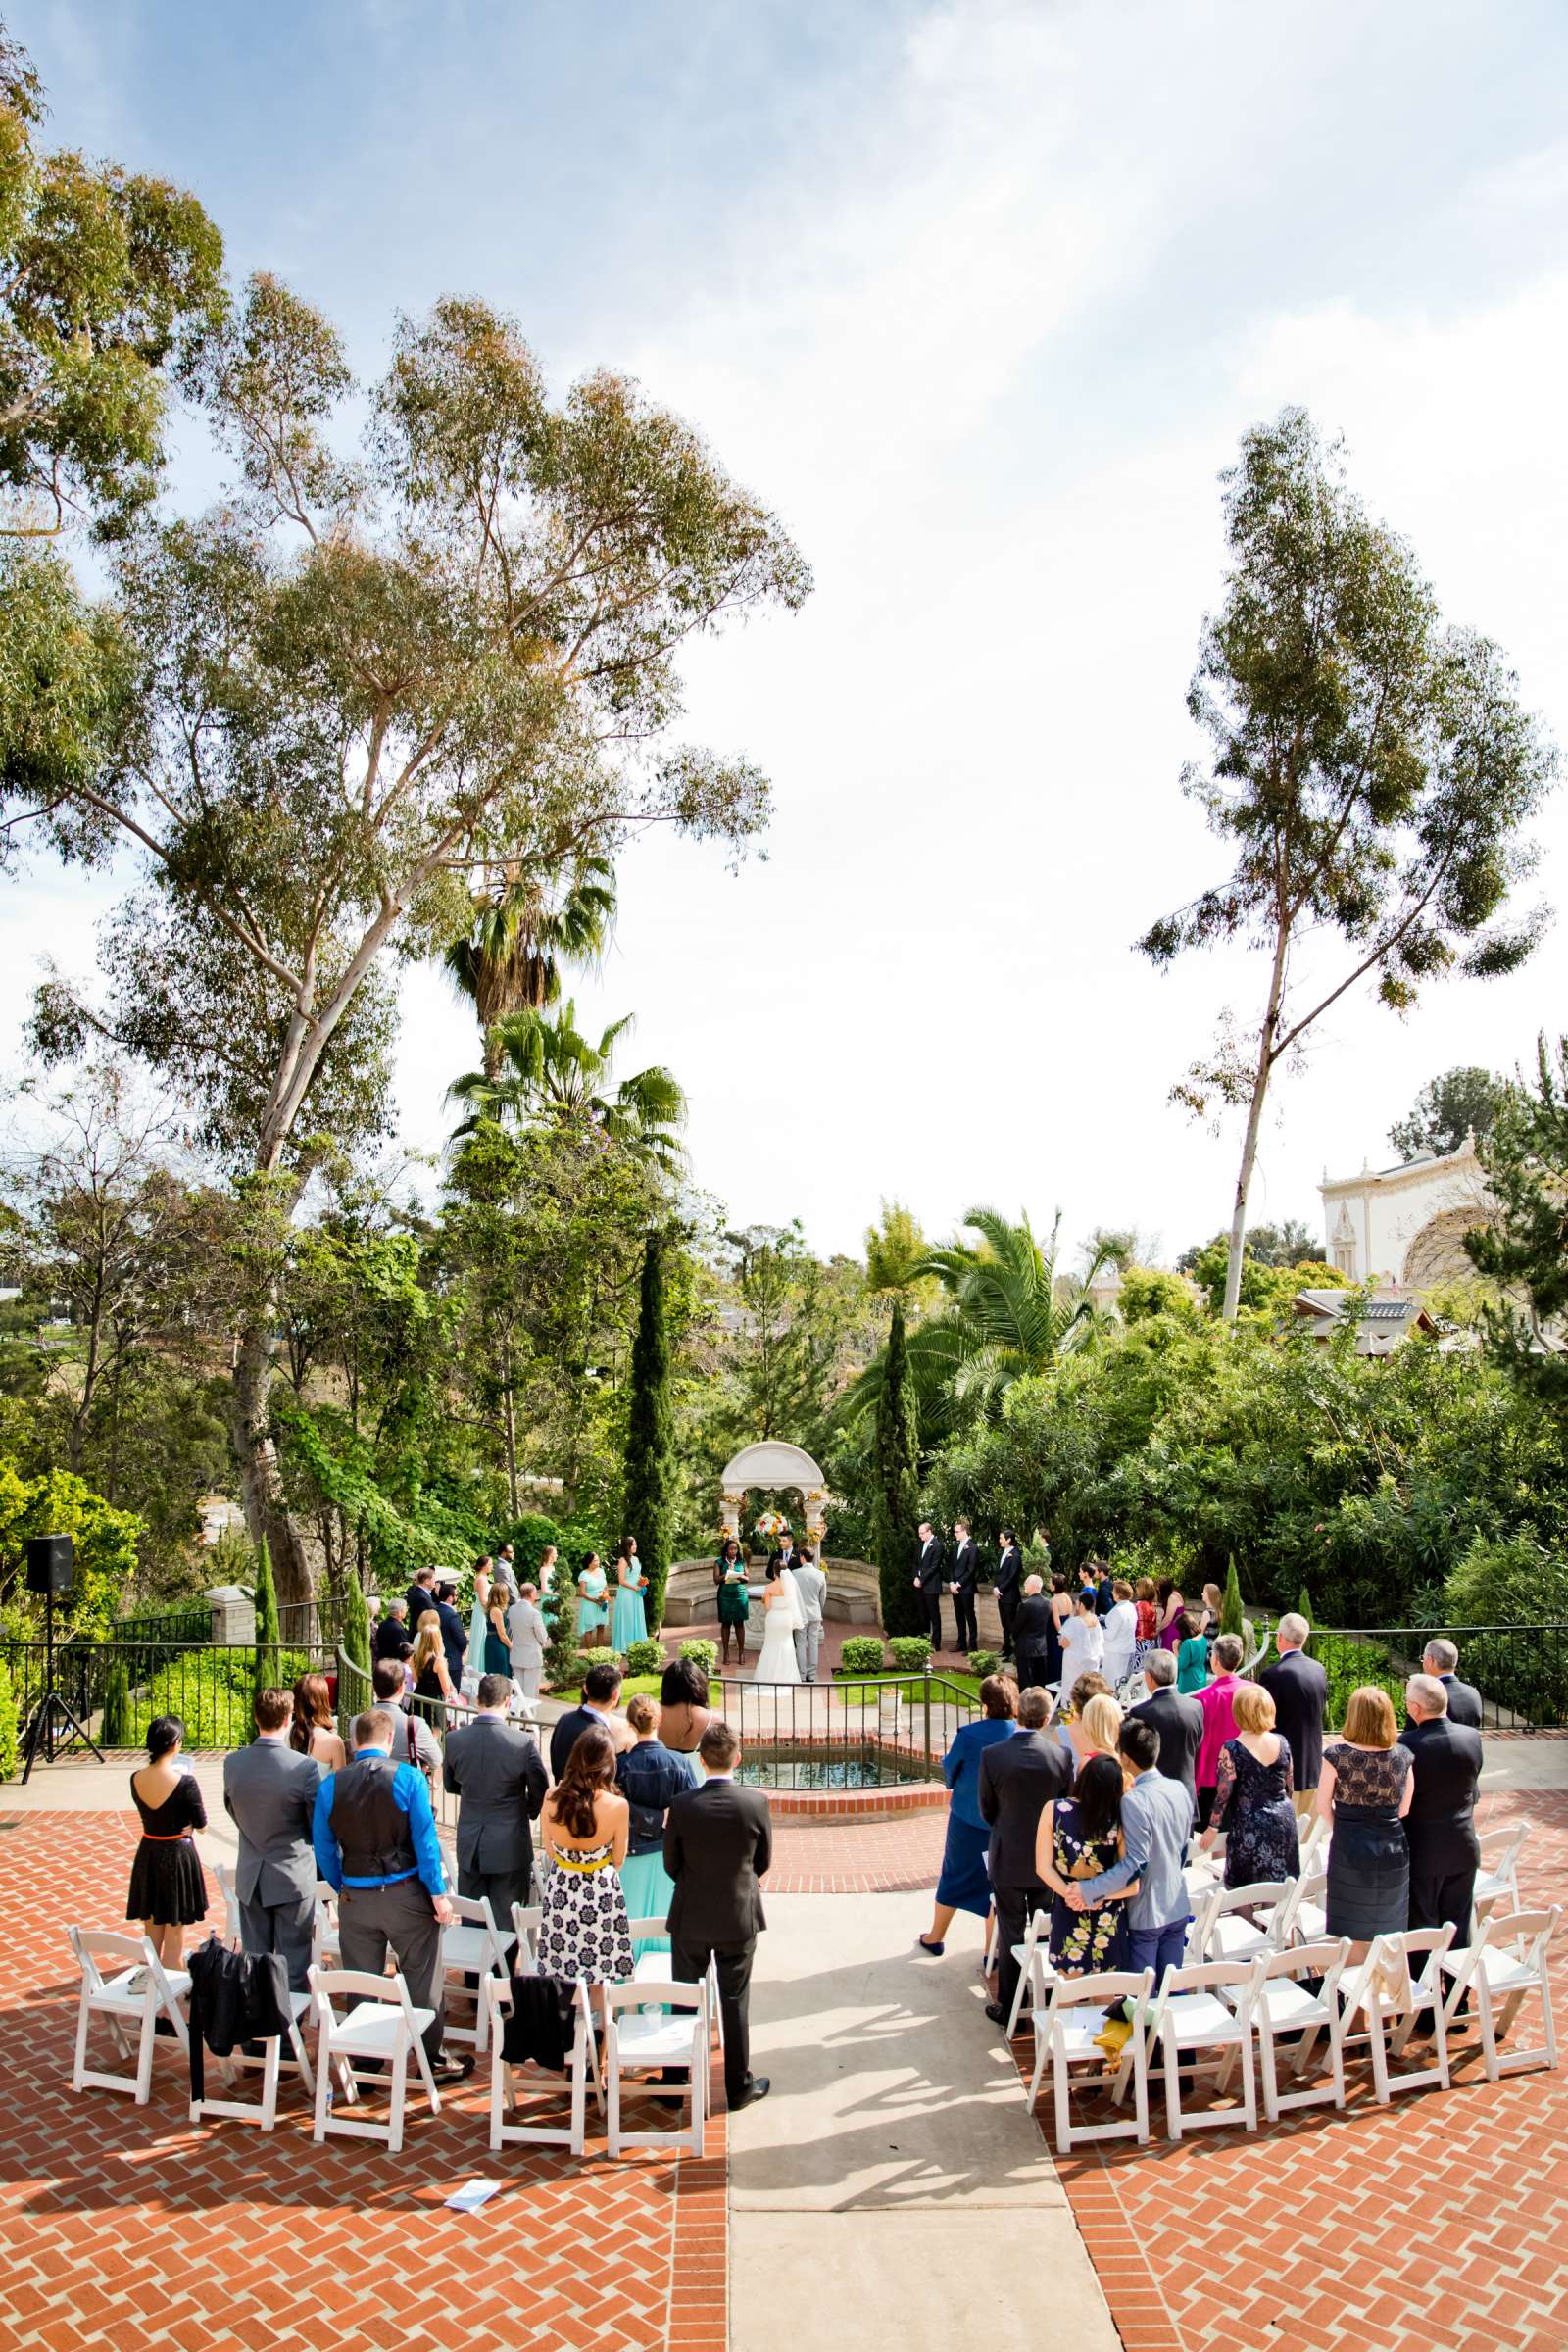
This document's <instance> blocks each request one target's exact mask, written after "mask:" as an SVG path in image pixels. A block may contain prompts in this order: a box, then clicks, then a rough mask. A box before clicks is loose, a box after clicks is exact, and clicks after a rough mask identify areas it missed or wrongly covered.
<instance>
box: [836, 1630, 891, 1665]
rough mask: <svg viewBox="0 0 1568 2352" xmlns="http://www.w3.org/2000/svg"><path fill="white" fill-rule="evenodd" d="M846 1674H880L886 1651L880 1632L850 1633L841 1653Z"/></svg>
mask: <svg viewBox="0 0 1568 2352" xmlns="http://www.w3.org/2000/svg"><path fill="white" fill-rule="evenodd" d="M840 1662H841V1664H842V1665H843V1668H844V1671H845V1673H846V1674H880V1673H881V1671H882V1669H883V1667H884V1666H885V1665H886V1664H887V1652H886V1651H885V1650H884V1648H883V1646H882V1637H881V1635H880V1634H852V1635H851V1636H850V1638H849V1640H848V1641H847V1642H845V1644H844V1648H843V1651H842V1653H841V1659H840Z"/></svg>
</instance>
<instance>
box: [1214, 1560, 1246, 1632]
mask: <svg viewBox="0 0 1568 2352" xmlns="http://www.w3.org/2000/svg"><path fill="white" fill-rule="evenodd" d="M1219 1630H1220V1632H1221V1633H1222V1634H1239V1633H1240V1632H1241V1630H1242V1580H1241V1578H1240V1577H1239V1576H1238V1575H1237V1573H1236V1562H1235V1561H1234V1560H1232V1562H1231V1564H1230V1566H1229V1567H1228V1568H1227V1569H1226V1571H1225V1596H1224V1598H1223V1599H1222V1600H1221V1602H1220V1604H1219Z"/></svg>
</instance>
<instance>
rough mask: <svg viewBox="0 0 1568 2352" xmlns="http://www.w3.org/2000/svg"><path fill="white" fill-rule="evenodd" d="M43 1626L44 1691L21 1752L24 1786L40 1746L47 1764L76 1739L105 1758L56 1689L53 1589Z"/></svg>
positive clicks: (47, 1599) (45, 1606) (45, 1605)
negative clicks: (23, 1758)
mask: <svg viewBox="0 0 1568 2352" xmlns="http://www.w3.org/2000/svg"><path fill="white" fill-rule="evenodd" d="M43 1627H44V1634H43V1638H44V1675H43V1691H42V1693H41V1695H40V1697H39V1700H38V1704H37V1706H36V1707H35V1708H34V1709H33V1714H32V1721H31V1723H30V1724H29V1725H28V1726H27V1738H26V1741H25V1745H24V1747H23V1751H22V1752H23V1754H24V1755H25V1758H26V1763H25V1766H24V1768H23V1774H22V1785H23V1787H24V1788H25V1787H26V1785H27V1781H28V1778H29V1776H30V1774H31V1772H32V1768H33V1766H34V1764H36V1763H37V1761H38V1750H39V1748H40V1747H41V1748H42V1749H43V1760H44V1762H45V1763H46V1764H52V1763H53V1762H54V1761H55V1758H56V1756H57V1755H59V1754H65V1753H69V1752H70V1751H71V1749H72V1748H73V1747H74V1746H75V1744H76V1742H77V1741H78V1740H80V1741H81V1742H82V1743H83V1745H85V1746H87V1747H90V1748H91V1749H92V1752H93V1754H94V1755H95V1756H96V1757H97V1759H98V1761H99V1763H100V1764H101V1763H102V1762H103V1760H104V1751H103V1749H102V1748H101V1747H100V1746H99V1745H98V1742H97V1740H95V1739H94V1738H93V1736H92V1734H91V1733H90V1732H89V1731H86V1730H85V1729H84V1728H83V1727H82V1725H81V1724H79V1723H78V1722H77V1721H76V1718H75V1716H74V1715H73V1713H72V1711H71V1709H70V1708H69V1707H68V1706H67V1704H66V1702H65V1700H64V1699H63V1698H62V1697H61V1695H60V1693H59V1691H57V1690H56V1689H55V1596H54V1594H53V1593H45V1594H44V1601H43ZM57 1724H58V1726H59V1727H60V1732H59V1737H60V1745H58V1746H57V1745H56V1738H57V1734H56V1726H57Z"/></svg>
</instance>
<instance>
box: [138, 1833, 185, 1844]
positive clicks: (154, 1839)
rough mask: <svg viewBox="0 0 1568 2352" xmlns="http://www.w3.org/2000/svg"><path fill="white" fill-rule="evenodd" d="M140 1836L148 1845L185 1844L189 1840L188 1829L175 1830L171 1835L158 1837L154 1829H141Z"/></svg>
mask: <svg viewBox="0 0 1568 2352" xmlns="http://www.w3.org/2000/svg"><path fill="white" fill-rule="evenodd" d="M142 1836H143V1838H145V1839H146V1840H147V1843H148V1844H149V1845H186V1844H188V1843H189V1841H190V1832H189V1830H176V1831H175V1832H174V1834H173V1836H172V1837H160V1836H159V1834H158V1832H157V1831H156V1830H143V1832H142Z"/></svg>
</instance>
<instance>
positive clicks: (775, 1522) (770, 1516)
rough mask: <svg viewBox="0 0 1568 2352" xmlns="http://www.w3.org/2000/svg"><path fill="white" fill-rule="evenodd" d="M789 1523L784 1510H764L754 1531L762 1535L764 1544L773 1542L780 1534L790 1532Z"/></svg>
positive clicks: (756, 1534)
mask: <svg viewBox="0 0 1568 2352" xmlns="http://www.w3.org/2000/svg"><path fill="white" fill-rule="evenodd" d="M789 1524H790V1523H789V1521H788V1520H787V1519H786V1518H785V1516H784V1514H783V1512H782V1511H763V1513H762V1514H761V1517H760V1519H759V1520H758V1521H757V1522H756V1524H755V1526H754V1527H753V1529H752V1533H753V1535H754V1536H760V1537H761V1539H762V1541H763V1543H764V1544H773V1543H776V1542H777V1541H778V1538H779V1537H780V1536H782V1535H787V1534H788V1532H789Z"/></svg>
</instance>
